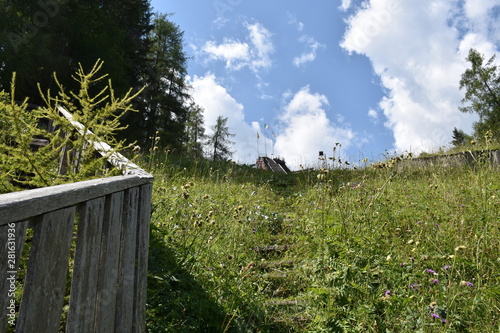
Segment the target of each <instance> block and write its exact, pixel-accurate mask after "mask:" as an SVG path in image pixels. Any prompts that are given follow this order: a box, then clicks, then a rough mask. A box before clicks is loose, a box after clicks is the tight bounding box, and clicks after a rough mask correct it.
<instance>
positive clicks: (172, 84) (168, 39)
mask: <svg viewBox="0 0 500 333" xmlns="http://www.w3.org/2000/svg"><path fill="white" fill-rule="evenodd" d="M148 38H149V41H150V45H149V49H148V51H147V61H146V62H145V63H143V66H144V70H145V73H144V75H145V77H144V81H145V83H146V90H145V91H144V94H143V96H142V99H141V102H142V103H141V109H143V114H142V115H141V117H143V119H144V120H143V125H142V126H143V127H144V131H145V134H146V136H143V137H142V139H141V138H136V139H138V140H139V143H144V139H146V140H147V139H148V138H149V137H154V136H156V132H158V135H157V136H159V137H160V145H161V146H163V147H167V148H169V149H170V150H174V151H177V152H180V151H182V150H183V143H184V142H185V141H186V132H185V129H186V128H185V127H186V121H187V112H188V107H187V103H186V102H187V100H188V99H189V95H188V85H187V82H186V75H187V70H186V61H187V58H186V56H185V54H184V51H183V50H182V46H183V32H182V31H181V30H180V28H179V27H178V26H177V25H176V24H174V23H173V22H170V21H169V20H168V19H167V15H164V14H157V15H155V17H154V20H153V29H152V31H151V33H150V34H149V36H148Z"/></svg>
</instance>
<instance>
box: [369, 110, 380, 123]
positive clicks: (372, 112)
mask: <svg viewBox="0 0 500 333" xmlns="http://www.w3.org/2000/svg"><path fill="white" fill-rule="evenodd" d="M368 117H370V118H371V119H372V121H374V122H377V120H378V112H377V111H376V110H374V109H370V110H368Z"/></svg>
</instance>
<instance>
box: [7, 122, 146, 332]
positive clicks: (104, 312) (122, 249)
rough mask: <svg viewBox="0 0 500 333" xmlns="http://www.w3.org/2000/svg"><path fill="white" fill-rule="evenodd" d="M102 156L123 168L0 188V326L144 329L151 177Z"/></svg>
mask: <svg viewBox="0 0 500 333" xmlns="http://www.w3.org/2000/svg"><path fill="white" fill-rule="evenodd" d="M66 116H67V117H68V118H70V120H71V115H69V114H67V115H66ZM74 125H75V127H76V128H77V129H78V128H79V127H78V124H77V123H75V124H74ZM92 144H94V146H95V147H97V148H98V149H99V150H100V151H101V152H102V153H103V154H107V153H109V149H111V148H110V147H109V146H108V145H106V144H105V143H102V142H94V143H92ZM109 161H110V162H111V163H113V164H114V165H116V166H120V167H122V170H123V173H124V175H123V176H115V177H108V178H103V179H96V180H88V181H83V182H78V183H72V184H65V185H58V186H52V187H47V188H40V189H34V190H27V191H21V192H14V193H8V194H2V195H0V278H1V280H0V309H1V310H0V315H1V317H0V332H4V331H7V332H43V333H52V332H60V331H65V332H85V333H87V332H99V333H101V332H120V333H121V332H144V331H145V325H146V315H145V310H146V291H147V285H146V282H147V281H146V279H147V260H148V246H149V222H150V210H151V193H152V181H153V177H152V176H151V175H149V174H148V173H146V172H145V171H143V170H141V169H140V168H139V167H138V166H136V165H135V164H133V163H131V162H130V161H128V160H127V159H126V158H124V157H123V156H122V155H120V154H116V153H115V154H112V155H111V158H110V160H109ZM26 242H29V246H26V244H25V243H26ZM26 248H29V253H25V252H28V251H23V249H26ZM22 256H28V257H27V258H23V259H25V260H21V258H22ZM24 262H26V263H27V265H26V267H20V264H21V263H24ZM21 276H24V279H21V278H20V277H21ZM68 277H69V278H68Z"/></svg>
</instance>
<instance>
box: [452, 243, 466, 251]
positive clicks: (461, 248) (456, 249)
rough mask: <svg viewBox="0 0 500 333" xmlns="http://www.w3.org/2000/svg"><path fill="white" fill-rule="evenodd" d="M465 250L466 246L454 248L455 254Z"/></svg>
mask: <svg viewBox="0 0 500 333" xmlns="http://www.w3.org/2000/svg"><path fill="white" fill-rule="evenodd" d="M466 248H467V246H465V245H459V246H457V247H456V248H455V252H457V251H460V250H465V249H466Z"/></svg>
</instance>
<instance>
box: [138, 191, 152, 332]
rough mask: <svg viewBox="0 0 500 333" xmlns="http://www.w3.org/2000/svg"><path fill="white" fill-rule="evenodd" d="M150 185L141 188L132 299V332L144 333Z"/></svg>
mask: <svg viewBox="0 0 500 333" xmlns="http://www.w3.org/2000/svg"><path fill="white" fill-rule="evenodd" d="M152 190H153V186H152V185H151V184H148V185H143V186H141V190H140V191H141V196H140V203H139V216H138V218H139V219H138V225H137V252H136V253H137V256H136V258H137V266H136V273H135V276H136V279H135V287H134V290H135V297H134V326H133V332H146V298H147V290H148V288H147V273H148V250H149V222H150V216H151V193H152Z"/></svg>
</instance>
